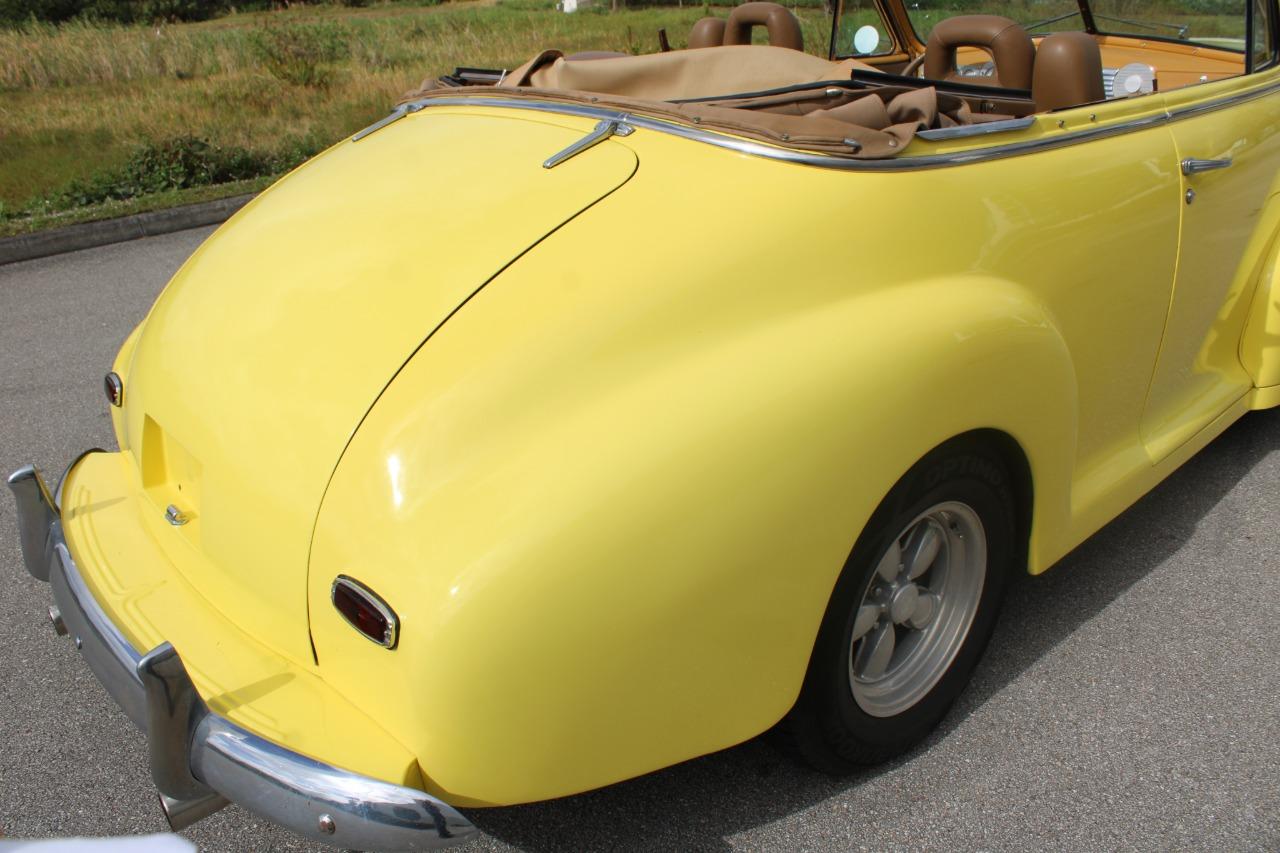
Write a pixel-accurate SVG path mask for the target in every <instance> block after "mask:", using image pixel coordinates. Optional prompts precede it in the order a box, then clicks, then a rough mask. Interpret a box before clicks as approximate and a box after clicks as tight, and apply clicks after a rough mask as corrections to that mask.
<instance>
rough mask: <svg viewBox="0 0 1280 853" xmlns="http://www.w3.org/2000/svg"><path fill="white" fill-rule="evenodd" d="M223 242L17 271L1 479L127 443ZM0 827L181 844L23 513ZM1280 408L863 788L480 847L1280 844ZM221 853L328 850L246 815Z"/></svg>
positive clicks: (206, 827) (575, 820)
mask: <svg viewBox="0 0 1280 853" xmlns="http://www.w3.org/2000/svg"><path fill="white" fill-rule="evenodd" d="M207 233H208V231H207V230H197V231H189V232H184V233H179V234H171V235H167V236H164V237H155V238H149V239H146V240H141V241H136V242H132V243H126V244H121V245H116V246H108V247H104V248H100V249H91V250H88V251H85V252H80V253H77V254H72V255H64V256H61V257H56V258H47V259H44V260H39V261H31V262H28V263H25V264H20V265H15V266H8V267H0V471H3V472H5V473H7V472H9V471H11V470H13V469H14V468H16V467H18V466H19V465H20V464H22V463H25V462H28V461H36V462H38V463H40V464H42V465H43V466H44V467H45V468H47V469H48V470H49V471H51V472H54V474H55V476H56V474H57V472H59V471H60V470H61V468H62V466H64V465H65V464H66V463H67V462H68V461H69V460H70V459H71V458H72V456H73V455H74V454H75V453H76V452H77V451H78V450H80V449H81V448H85V447H89V446H93V445H104V446H109V443H110V442H111V434H110V429H109V423H108V418H107V415H106V413H105V411H104V401H103V398H102V391H101V376H102V374H103V372H104V370H106V369H107V366H108V365H109V364H110V362H111V357H112V355H113V353H114V352H115V349H116V347H117V346H118V345H119V343H120V342H121V340H122V339H123V338H124V336H125V334H126V333H127V331H128V330H129V328H130V327H131V326H132V324H133V323H134V322H135V321H136V320H137V319H138V318H140V317H141V316H142V315H143V313H144V312H145V311H146V309H147V307H148V306H149V305H150V303H151V301H152V299H153V298H154V297H155V295H156V293H157V292H158V290H159V289H160V287H161V286H162V284H163V283H164V282H165V280H166V279H167V278H168V276H169V275H170V274H171V273H172V272H173V270H175V269H176V268H177V266H178V265H179V264H180V263H181V262H182V260H183V259H184V258H185V257H186V256H187V255H188V254H189V253H190V252H191V251H192V250H193V249H194V248H195V247H196V246H197V245H198V244H199V242H200V241H201V240H202V239H203V238H204V236H205V235H206V234H207ZM0 498H2V499H0V830H2V831H3V832H5V833H7V834H8V835H9V836H11V837H22V836H44V835H52V834H77V833H79V834H123V833H143V832H156V831H160V830H162V829H163V828H164V823H163V819H162V818H161V816H160V812H159V810H158V808H157V807H156V805H155V803H154V800H153V796H154V795H153V789H152V787H151V784H150V781H149V779H148V775H147V770H146V759H145V749H144V744H143V741H142V738H141V736H140V735H139V734H138V733H137V732H136V731H134V729H133V727H132V725H131V724H130V723H129V722H128V721H127V720H126V719H125V717H124V715H123V714H121V713H120V712H119V711H117V710H116V708H115V707H114V706H113V705H112V703H111V701H110V699H109V698H108V697H107V695H106V694H105V693H104V692H103V690H102V689H101V688H100V687H99V686H98V684H97V683H96V682H95V681H94V679H93V677H92V676H91V675H90V674H89V671H88V669H87V668H86V667H85V666H84V665H83V664H82V663H81V661H80V660H79V658H78V655H77V654H76V652H75V651H74V650H73V649H72V646H71V644H70V643H69V642H67V641H66V640H65V639H55V638H54V636H53V634H52V631H51V630H50V628H49V626H48V624H47V622H46V620H45V617H44V608H45V605H46V603H47V602H48V592H47V587H45V586H44V585H42V584H38V583H37V582H35V581H33V580H31V579H30V578H29V577H28V576H27V575H26V573H25V571H24V570H23V569H22V567H21V565H20V561H19V556H18V551H17V541H16V532H15V528H14V513H13V509H12V506H11V502H10V501H9V500H8V495H7V494H6V495H0ZM1278 652H1280V411H1272V412H1266V413H1258V414H1253V415H1250V416H1248V417H1246V418H1245V419H1244V420H1243V421H1241V422H1240V423H1239V424H1237V425H1236V426H1234V427H1233V428H1232V429H1231V430H1230V431H1228V432H1227V433H1226V434H1225V435H1224V436H1223V437H1221V438H1220V439H1219V440H1218V441H1216V442H1215V443H1214V444H1213V445H1212V446H1211V447H1209V448H1208V449H1207V450H1206V451H1205V452H1203V453H1202V454H1201V455H1200V456H1199V457H1197V458H1196V459H1195V460H1193V461H1192V462H1190V463H1189V464H1188V465H1187V466H1186V467H1185V468H1184V469H1183V470H1182V471H1180V472H1179V473H1178V474H1176V475H1175V476H1174V477H1173V478H1172V479H1171V480H1170V481H1168V482H1167V483H1165V484H1164V485H1163V486H1161V487H1160V488H1159V489H1157V490H1156V491H1155V492H1153V493H1152V494H1151V495H1149V496H1148V497H1147V498H1145V499H1144V500H1143V501H1141V502H1140V503H1139V504H1138V505H1137V506H1136V507H1134V508H1133V509H1132V510H1130V511H1129V512H1128V513H1126V514H1125V515H1124V516H1122V517H1121V518H1120V519H1118V520H1117V521H1116V522H1114V523H1113V524H1111V525H1110V526H1109V527H1107V528H1106V529H1105V530H1103V531H1102V532H1101V533H1100V534H1099V535H1097V536H1095V537H1094V538H1093V539H1092V540H1090V541H1089V542H1087V543H1085V545H1084V546H1082V547H1081V548H1080V549H1078V550H1077V551H1076V553H1074V554H1073V555H1071V556H1070V557H1069V558H1068V559H1067V560H1066V561H1065V562H1064V563H1063V564H1062V565H1060V566H1059V567H1058V568H1057V569H1055V570H1054V571H1052V572H1050V573H1049V574H1048V575H1047V576H1045V577H1041V578H1036V579H1031V578H1027V579H1023V580H1021V581H1019V582H1017V583H1016V584H1014V586H1013V588H1012V590H1011V592H1010V595H1009V600H1008V604H1007V607H1006V611H1005V615H1004V617H1003V618H1002V621H1001V623H1000V627H999V628H998V630H997V632H996V636H995V639H994V641H993V643H992V647H991V650H990V652H989V653H988V655H987V658H986V660H985V662H984V663H983V664H982V666H981V668H980V670H979V672H978V674H977V677H976V680H975V682H974V684H973V685H972V686H971V687H970V689H969V690H968V691H967V692H966V694H965V695H964V696H963V697H962V698H961V700H960V702H959V704H958V706H957V707H956V708H955V710H954V711H953V713H952V714H951V716H950V717H949V718H948V720H947V721H946V723H945V724H944V726H943V727H942V729H941V731H939V732H938V733H937V734H936V735H935V736H933V737H932V738H930V740H929V741H928V742H927V743H926V744H925V745H924V746H923V747H922V748H920V749H918V750H917V751H915V752H914V753H913V754H911V755H910V756H908V757H907V758H906V759H905V760H902V761H899V762H897V763H894V764H892V765H890V766H887V767H883V768H880V769H878V770H875V771H871V772H868V773H865V774H863V775H861V776H858V777H855V778H851V779H840V780H836V779H831V778H827V777H824V776H821V775H818V774H815V773H813V772H811V771H809V770H807V769H805V768H803V767H801V766H799V765H797V764H795V763H793V762H792V761H791V760H790V758H788V757H787V756H786V755H785V754H784V753H783V752H781V751H780V750H779V749H778V748H777V747H776V746H775V744H774V741H773V740H772V739H771V738H770V737H769V736H765V737H762V738H758V739H756V740H754V741H751V742H749V743H747V744H744V745H742V746H739V747H737V748H735V749H731V750H728V751H726V752H723V753H720V754H717V755H712V756H708V757H705V758H701V759H698V760H696V761H691V762H688V763H686V764H683V765H681V766H679V767H675V768H672V769H670V770H666V771H663V772H660V773H655V774H653V775H651V776H648V777H645V778H642V779H638V780H635V781H632V782H628V783H624V784H621V785H617V786H614V787H612V788H609V789H606V790H603V791H597V792H595V793H591V794H586V795H583V796H579V797H571V798H569V799H566V800H561V801H558V802H553V803H545V804H541V805H533V806H524V807H520V808H509V809H501V810H490V811H472V812H471V813H470V814H471V816H472V817H473V819H475V820H476V822H477V823H478V824H479V826H480V827H481V828H482V829H483V831H484V835H483V837H482V838H481V839H480V840H479V841H477V842H476V843H474V844H473V845H472V846H471V847H470V848H468V850H507V849H512V848H520V849H526V850H572V851H584V850H662V851H670V850H726V849H742V850H855V849H868V850H887V849H912V850H916V849H925V850H1030V849H1053V850H1120V849H1133V850H1175V849H1181V850H1190V849H1206V848H1213V849H1222V850H1269V851H1276V850H1280V710H1278V708H1280V664H1278V663H1277V660H1278V657H1277V654H1278ZM187 835H188V837H189V838H190V839H191V840H193V841H195V842H196V843H197V844H198V845H199V846H200V848H201V849H202V850H208V851H219V850H226V851H247V850H254V851H257V850H302V849H308V848H309V845H308V844H307V843H306V842H304V841H302V840H300V839H298V838H296V837H295V836H292V835H290V834H289V833H287V832H285V831H283V830H279V829H276V828H273V827H270V826H268V825H265V824H264V823H263V822H262V821H260V820H258V819H256V818H255V817H253V816H252V815H251V814H249V813H248V812H246V811H243V810H241V809H239V808H236V807H232V808H230V809H227V810H225V811H223V812H221V813H219V814H218V815H215V816H214V817H212V818H210V819H209V820H207V821H205V822H203V823H201V824H198V825H197V826H196V827H194V828H193V829H191V830H189V831H188V833H187Z"/></svg>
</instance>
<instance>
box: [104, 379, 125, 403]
mask: <svg viewBox="0 0 1280 853" xmlns="http://www.w3.org/2000/svg"><path fill="white" fill-rule="evenodd" d="M102 390H104V391H106V392H107V402H109V403H110V404H111V405H113V406H116V407H120V406H123V405H124V383H123V382H121V381H120V375H119V374H117V373H116V372H115V371H112V372H111V373H108V374H107V375H106V376H105V377H103V380H102Z"/></svg>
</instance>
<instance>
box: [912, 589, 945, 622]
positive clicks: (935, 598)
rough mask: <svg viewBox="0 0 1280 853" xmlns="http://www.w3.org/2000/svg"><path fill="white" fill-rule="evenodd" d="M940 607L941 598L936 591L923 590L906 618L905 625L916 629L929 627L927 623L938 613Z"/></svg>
mask: <svg viewBox="0 0 1280 853" xmlns="http://www.w3.org/2000/svg"><path fill="white" fill-rule="evenodd" d="M941 608H942V598H941V597H940V596H939V595H938V594H937V593H936V592H929V591H927V590H923V591H921V593H920V597H919V598H917V599H916V606H915V610H913V611H912V613H911V616H910V618H908V619H907V625H908V626H910V627H912V628H915V629H916V630H917V631H920V630H923V629H924V628H927V627H929V623H930V622H932V621H933V620H934V618H935V617H937V615H938V611H939V610H940V609H941Z"/></svg>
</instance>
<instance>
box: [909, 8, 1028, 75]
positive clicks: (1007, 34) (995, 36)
mask: <svg viewBox="0 0 1280 853" xmlns="http://www.w3.org/2000/svg"><path fill="white" fill-rule="evenodd" d="M959 47H977V48H981V49H983V50H985V51H987V52H988V53H990V54H991V59H992V60H993V61H994V63H995V76H993V77H966V76H964V75H962V74H961V73H960V72H959V71H958V70H956V48H959ZM1035 60H1036V47H1035V44H1034V43H1033V42H1032V41H1031V36H1030V35H1028V34H1027V31H1026V30H1024V29H1023V28H1022V27H1021V26H1019V25H1018V23H1017V22H1016V21H1011V20H1009V19H1008V18H1002V17H1000V16H999V15H959V16H957V17H954V18H947V19H946V20H944V21H939V22H938V24H937V25H936V26H934V28H933V31H932V32H931V33H929V44H928V46H927V47H926V48H925V54H924V76H926V77H928V78H929V79H930V80H959V81H962V82H965V83H972V84H976V85H979V86H1004V87H1005V88H1009V89H1030V88H1031V69H1032V66H1033V65H1034V64H1035Z"/></svg>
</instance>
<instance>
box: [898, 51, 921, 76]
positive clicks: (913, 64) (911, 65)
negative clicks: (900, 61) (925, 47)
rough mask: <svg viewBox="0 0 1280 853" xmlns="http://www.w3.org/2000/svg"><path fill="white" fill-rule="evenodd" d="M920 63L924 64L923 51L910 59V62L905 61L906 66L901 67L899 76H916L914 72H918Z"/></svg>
mask: <svg viewBox="0 0 1280 853" xmlns="http://www.w3.org/2000/svg"><path fill="white" fill-rule="evenodd" d="M921 65H924V54H923V53H921V54H920V55H919V56H917V57H916V58H915V59H913V60H911V61H910V62H908V63H907V67H906V68H904V69H902V73H901V74H900V75H899V76H901V77H915V76H916V73H917V72H919V70H920V66H921Z"/></svg>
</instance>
